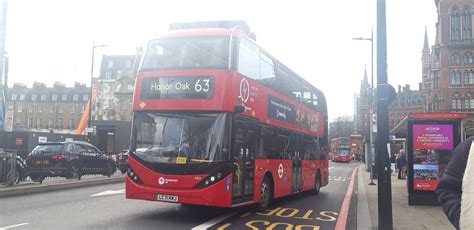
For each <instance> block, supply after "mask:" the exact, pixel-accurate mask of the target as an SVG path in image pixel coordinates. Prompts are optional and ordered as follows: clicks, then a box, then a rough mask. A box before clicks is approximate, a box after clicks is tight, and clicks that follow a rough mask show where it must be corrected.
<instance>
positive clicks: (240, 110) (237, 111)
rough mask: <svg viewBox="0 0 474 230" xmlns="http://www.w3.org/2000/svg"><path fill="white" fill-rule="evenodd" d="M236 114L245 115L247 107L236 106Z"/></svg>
mask: <svg viewBox="0 0 474 230" xmlns="http://www.w3.org/2000/svg"><path fill="white" fill-rule="evenodd" d="M234 112H235V113H243V112H245V106H244V105H241V104H240V105H236V106H234Z"/></svg>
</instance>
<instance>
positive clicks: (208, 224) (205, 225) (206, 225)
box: [192, 212, 237, 230]
mask: <svg viewBox="0 0 474 230" xmlns="http://www.w3.org/2000/svg"><path fill="white" fill-rule="evenodd" d="M235 214H237V212H231V213H228V214H225V215H222V216H218V217H216V218H213V219H211V220H209V221H207V222H206V223H203V224H200V225H198V226H196V227H194V228H192V230H201V229H208V228H210V227H212V226H214V225H216V224H217V223H219V222H221V221H223V220H225V219H227V218H230V217H232V216H233V215H235Z"/></svg>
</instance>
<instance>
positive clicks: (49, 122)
mask: <svg viewBox="0 0 474 230" xmlns="http://www.w3.org/2000/svg"><path fill="white" fill-rule="evenodd" d="M48 129H54V120H53V118H48Z"/></svg>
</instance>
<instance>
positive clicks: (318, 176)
mask: <svg viewBox="0 0 474 230" xmlns="http://www.w3.org/2000/svg"><path fill="white" fill-rule="evenodd" d="M319 191H321V173H320V172H319V171H318V172H317V173H316V181H315V182H314V191H313V193H314V195H318V194H319Z"/></svg>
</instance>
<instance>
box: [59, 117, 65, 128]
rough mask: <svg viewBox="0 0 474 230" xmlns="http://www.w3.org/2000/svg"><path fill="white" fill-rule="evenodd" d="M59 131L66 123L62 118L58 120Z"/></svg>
mask: <svg viewBox="0 0 474 230" xmlns="http://www.w3.org/2000/svg"><path fill="white" fill-rule="evenodd" d="M57 127H58V129H62V128H64V123H63V119H62V118H58V126H57Z"/></svg>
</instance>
